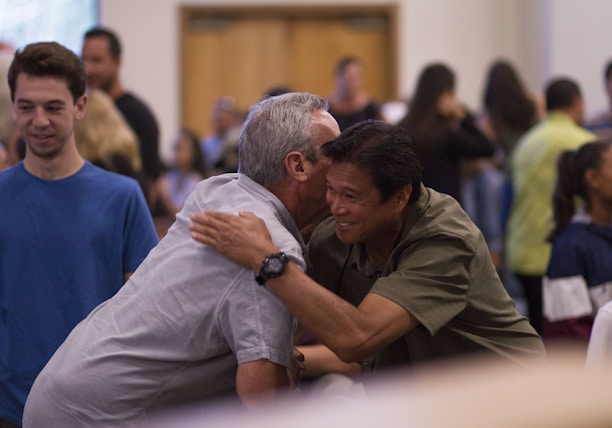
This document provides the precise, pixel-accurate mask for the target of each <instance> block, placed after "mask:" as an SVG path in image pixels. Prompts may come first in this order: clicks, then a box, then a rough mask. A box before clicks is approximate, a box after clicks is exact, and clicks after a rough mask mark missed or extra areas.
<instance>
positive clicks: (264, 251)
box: [251, 243, 280, 274]
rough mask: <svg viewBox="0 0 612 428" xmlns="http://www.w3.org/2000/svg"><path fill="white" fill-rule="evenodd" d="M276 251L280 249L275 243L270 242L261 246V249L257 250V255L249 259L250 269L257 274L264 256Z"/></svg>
mask: <svg viewBox="0 0 612 428" xmlns="http://www.w3.org/2000/svg"><path fill="white" fill-rule="evenodd" d="M278 252H280V249H278V248H277V247H276V245H274V244H272V243H270V245H268V246H266V248H263V247H262V248H261V250H258V251H257V255H256V256H254V257H253V259H252V260H251V269H253V270H254V271H255V273H256V274H257V273H258V272H259V269H261V264H262V263H263V261H264V260H265V259H266V257H268V255H270V254H272V253H278Z"/></svg>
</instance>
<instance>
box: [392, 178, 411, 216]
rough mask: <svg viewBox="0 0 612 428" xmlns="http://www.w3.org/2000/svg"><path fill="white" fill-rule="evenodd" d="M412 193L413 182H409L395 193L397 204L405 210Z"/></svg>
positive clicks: (395, 202) (394, 197)
mask: <svg viewBox="0 0 612 428" xmlns="http://www.w3.org/2000/svg"><path fill="white" fill-rule="evenodd" d="M410 195H412V184H407V185H406V186H404V187H403V188H402V189H400V190H398V191H397V192H395V195H393V200H394V204H395V206H396V207H397V208H399V209H400V210H403V209H404V208H405V207H406V205H408V202H409V201H410Z"/></svg>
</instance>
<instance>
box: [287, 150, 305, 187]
mask: <svg viewBox="0 0 612 428" xmlns="http://www.w3.org/2000/svg"><path fill="white" fill-rule="evenodd" d="M306 168H307V166H306V158H305V157H304V155H303V154H302V153H300V152H289V153H288V154H287V156H285V170H286V171H287V175H290V176H291V177H293V178H294V179H295V180H297V181H305V180H306V179H307V173H306Z"/></svg>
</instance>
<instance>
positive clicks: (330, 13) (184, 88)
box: [181, 6, 397, 136]
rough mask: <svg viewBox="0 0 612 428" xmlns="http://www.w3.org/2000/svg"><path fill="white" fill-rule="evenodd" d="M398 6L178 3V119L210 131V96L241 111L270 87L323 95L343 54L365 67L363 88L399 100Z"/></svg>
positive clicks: (384, 98) (328, 90) (203, 131)
mask: <svg viewBox="0 0 612 428" xmlns="http://www.w3.org/2000/svg"><path fill="white" fill-rule="evenodd" d="M395 16H396V8H395V7H394V6H384V7H377V6H359V7H357V6H355V7H343V8H339V7H317V8H304V7H300V8H296V7H278V8H276V7H274V8H272V7H246V8H237V7H227V8H220V7H201V6H200V7H196V6H193V7H183V8H182V10H181V123H182V125H183V126H187V127H189V128H191V129H193V130H194V131H196V132H197V133H199V134H200V135H202V136H203V135H207V134H209V133H210V132H211V131H212V129H211V112H212V105H213V103H214V100H215V99H217V98H218V97H220V96H231V97H233V98H234V99H235V100H236V103H237V106H238V107H239V108H240V109H242V110H244V111H247V110H248V108H249V106H250V105H251V104H253V103H255V102H257V101H258V100H259V99H261V97H262V95H263V94H264V93H265V92H266V91H267V90H268V89H270V88H271V87H275V86H289V87H291V88H292V89H293V90H295V91H306V92H311V93H315V94H318V95H321V96H323V97H327V96H328V95H329V94H330V93H331V91H332V90H333V87H334V67H335V64H336V62H337V60H338V59H339V58H340V57H341V56H344V55H355V56H358V57H359V58H361V59H362V60H363V62H364V64H365V79H366V82H365V85H366V89H367V90H368V91H369V92H370V93H371V94H372V95H373V96H374V97H376V98H377V99H378V100H379V101H381V102H385V101H388V100H392V99H395V98H396V97H397V75H396V68H397V66H396V64H397V57H396V50H397V48H396V40H397V36H396V28H395V22H396V19H395Z"/></svg>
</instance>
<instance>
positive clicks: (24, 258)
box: [0, 42, 158, 428]
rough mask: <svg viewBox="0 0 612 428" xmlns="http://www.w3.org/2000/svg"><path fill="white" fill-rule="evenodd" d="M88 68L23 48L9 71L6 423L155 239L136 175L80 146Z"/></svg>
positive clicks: (0, 359) (2, 421) (0, 417)
mask: <svg viewBox="0 0 612 428" xmlns="http://www.w3.org/2000/svg"><path fill="white" fill-rule="evenodd" d="M85 81H86V78H85V68H84V66H83V63H82V62H81V60H80V59H79V58H78V56H76V55H75V54H74V53H73V52H72V51H70V50H69V49H67V48H65V47H63V46H61V45H59V44H57V43H55V42H42V43H33V44H30V45H27V46H26V47H24V48H23V49H22V50H18V51H17V52H16V53H15V55H14V58H13V61H12V63H11V66H10V68H9V72H8V82H9V87H10V92H11V100H12V102H13V118H14V119H15V122H16V125H17V128H18V129H19V132H20V135H21V138H22V139H23V140H24V141H25V145H26V154H25V158H24V160H23V161H21V162H19V163H17V164H15V165H14V166H12V167H10V168H8V169H6V170H4V171H2V172H0V427H2V428H4V427H15V426H20V425H21V423H22V422H21V420H22V414H23V407H24V404H25V401H26V398H27V396H28V393H29V391H30V388H31V386H32V384H33V382H34V380H35V378H36V376H37V375H38V373H39V372H40V371H41V370H42V368H43V367H44V365H45V364H46V363H47V361H48V360H49V359H50V358H51V356H52V355H53V353H54V352H55V350H56V349H57V348H58V347H59V345H60V344H61V343H62V342H63V341H64V339H65V338H66V336H68V334H69V333H70V331H71V330H72V328H73V327H74V326H75V325H76V324H77V323H78V322H80V321H81V320H82V319H83V318H85V316H86V315H87V314H88V313H89V312H90V311H91V310H92V309H93V308H94V307H96V306H97V305H98V304H100V303H101V302H102V301H104V300H106V299H108V298H110V297H112V296H113V295H114V294H115V293H116V292H117V291H118V290H119V289H120V288H121V286H122V285H123V283H124V281H125V280H126V279H127V277H128V276H129V275H130V273H131V272H133V271H134V270H136V268H137V267H138V265H139V264H140V263H141V262H142V261H143V260H144V258H145V257H146V255H147V254H148V253H149V251H150V250H151V249H152V248H153V247H154V246H155V245H156V244H157V240H158V239H157V234H156V231H155V228H154V226H153V220H152V218H151V215H150V212H149V209H148V207H147V204H146V202H145V198H144V195H143V193H142V191H141V190H140V187H139V185H138V183H137V182H136V180H134V179H132V178H129V177H126V176H122V175H119V174H115V173H111V172H108V171H104V170H102V169H100V168H98V167H96V166H94V165H92V164H91V163H89V162H88V161H85V160H84V159H83V158H82V157H81V155H80V154H79V152H78V150H77V146H76V143H75V137H74V132H73V131H74V124H75V121H78V120H80V119H81V118H82V117H83V116H84V114H85V110H86V106H87V95H86V94H85V86H86V84H85Z"/></svg>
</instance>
